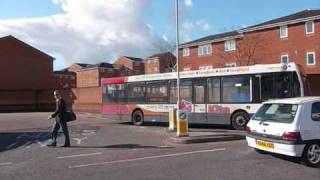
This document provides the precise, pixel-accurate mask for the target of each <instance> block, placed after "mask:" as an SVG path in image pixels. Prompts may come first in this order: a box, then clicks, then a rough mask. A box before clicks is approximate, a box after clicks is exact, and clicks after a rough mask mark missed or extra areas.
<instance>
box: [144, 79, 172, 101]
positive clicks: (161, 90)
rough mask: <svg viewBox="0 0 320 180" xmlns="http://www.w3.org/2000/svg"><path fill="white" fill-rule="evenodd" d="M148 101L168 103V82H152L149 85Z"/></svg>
mask: <svg viewBox="0 0 320 180" xmlns="http://www.w3.org/2000/svg"><path fill="white" fill-rule="evenodd" d="M147 102H149V103H167V102H168V84H167V82H152V83H149V84H148V85H147Z"/></svg>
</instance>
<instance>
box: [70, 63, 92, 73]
mask: <svg viewBox="0 0 320 180" xmlns="http://www.w3.org/2000/svg"><path fill="white" fill-rule="evenodd" d="M90 66H92V64H85V63H74V64H72V65H71V66H70V67H68V68H67V70H68V71H69V72H78V71H81V69H83V68H87V67H90Z"/></svg>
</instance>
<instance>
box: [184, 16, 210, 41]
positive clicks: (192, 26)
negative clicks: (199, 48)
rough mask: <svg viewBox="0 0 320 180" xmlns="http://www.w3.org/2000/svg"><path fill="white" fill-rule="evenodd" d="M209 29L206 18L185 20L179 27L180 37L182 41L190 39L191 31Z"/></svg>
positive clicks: (205, 30) (206, 30)
mask: <svg viewBox="0 0 320 180" xmlns="http://www.w3.org/2000/svg"><path fill="white" fill-rule="evenodd" d="M210 29H211V25H210V24H209V23H208V22H207V21H206V20H197V21H193V20H191V21H190V20H189V21H185V22H184V23H183V24H182V27H181V33H180V34H181V38H182V42H186V41H191V40H192V39H191V37H192V33H193V32H195V31H197V32H208V31H209V30H210Z"/></svg>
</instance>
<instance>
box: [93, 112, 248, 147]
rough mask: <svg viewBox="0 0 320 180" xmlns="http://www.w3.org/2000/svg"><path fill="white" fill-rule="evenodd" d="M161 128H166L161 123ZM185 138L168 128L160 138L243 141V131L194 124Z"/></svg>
mask: <svg viewBox="0 0 320 180" xmlns="http://www.w3.org/2000/svg"><path fill="white" fill-rule="evenodd" d="M87 115H88V117H94V118H103V116H101V115H100V114H91V113H87ZM162 125H163V126H168V125H167V123H163V124H162ZM189 126H190V127H189V132H188V135H187V136H182V137H178V136H177V129H175V130H174V131H170V130H169V128H164V130H163V132H162V133H161V136H162V138H163V140H164V141H166V142H168V143H176V144H191V143H209V142H224V141H237V140H244V139H245V136H246V132H245V131H239V130H233V129H231V127H230V126H227V125H207V124H195V125H189Z"/></svg>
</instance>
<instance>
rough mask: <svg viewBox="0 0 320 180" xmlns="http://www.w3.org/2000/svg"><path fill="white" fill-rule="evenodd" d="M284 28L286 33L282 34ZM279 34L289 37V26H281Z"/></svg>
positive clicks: (282, 36) (281, 36)
mask: <svg viewBox="0 0 320 180" xmlns="http://www.w3.org/2000/svg"><path fill="white" fill-rule="evenodd" d="M282 30H284V34H282ZM279 34H280V38H287V37H288V26H286V25H283V26H280V28H279Z"/></svg>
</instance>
